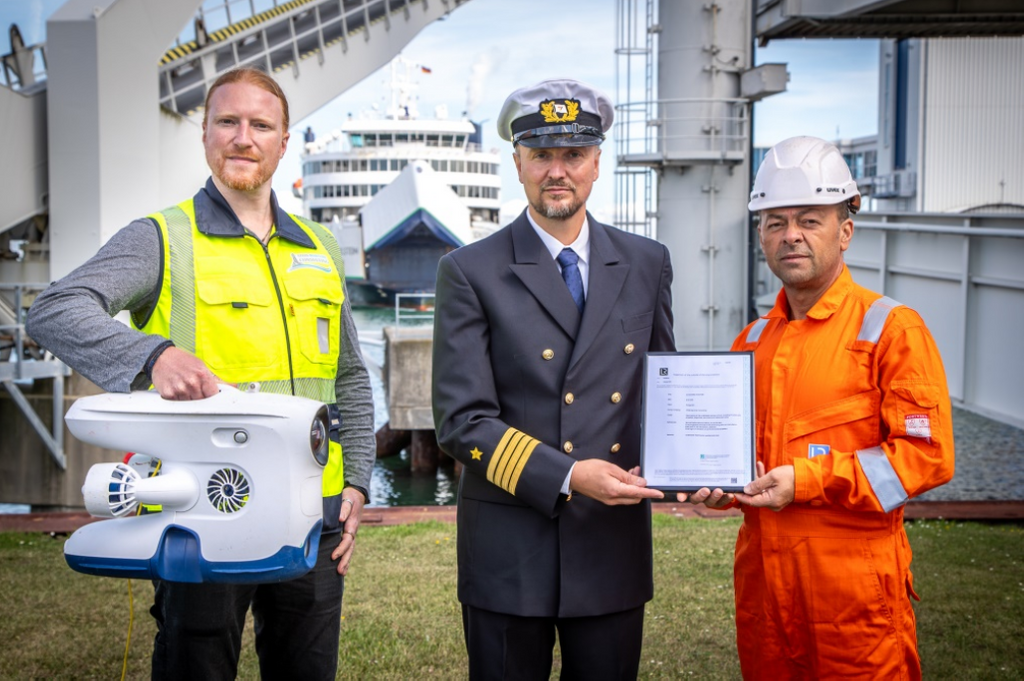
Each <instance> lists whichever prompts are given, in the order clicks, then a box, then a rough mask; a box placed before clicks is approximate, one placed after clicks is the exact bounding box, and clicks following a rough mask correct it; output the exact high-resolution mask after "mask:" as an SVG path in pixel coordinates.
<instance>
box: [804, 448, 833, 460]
mask: <svg viewBox="0 0 1024 681" xmlns="http://www.w3.org/2000/svg"><path fill="white" fill-rule="evenodd" d="M831 451H832V446H831V445H807V458H808V459H813V458H814V457H816V456H825V455H826V454H828V453H829V452H831Z"/></svg>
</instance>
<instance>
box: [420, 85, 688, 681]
mask: <svg viewBox="0 0 1024 681" xmlns="http://www.w3.org/2000/svg"><path fill="white" fill-rule="evenodd" d="M612 117H613V109H612V104H611V102H610V101H609V100H608V98H607V97H605V96H604V95H603V94H601V93H599V92H597V91H595V90H594V89H592V88H590V87H587V86H586V85H584V84H582V83H579V82H577V81H573V80H549V81H545V82H542V83H538V84H537V85H534V86H531V87H526V88H522V89H520V90H517V91H516V92H513V93H512V94H511V95H510V96H509V97H508V99H507V100H506V101H505V105H504V107H503V108H502V110H501V113H500V114H499V117H498V134H499V135H501V137H502V138H503V139H505V140H509V141H511V142H512V145H513V147H512V148H513V152H512V158H513V160H514V161H515V164H516V170H517V171H518V173H519V181H520V182H522V184H523V188H524V189H525V191H526V197H527V199H528V201H529V207H528V208H527V209H526V210H525V211H524V212H523V214H522V215H520V216H519V217H518V218H517V219H516V220H515V221H514V222H513V223H512V224H510V225H509V226H508V227H506V228H504V229H502V230H501V231H499V232H497V233H495V234H494V235H492V236H490V237H488V238H486V239H484V240H482V241H478V242H476V243H473V244H470V245H467V246H463V247H462V248H459V249H456V250H455V251H453V252H451V253H449V254H448V255H446V256H445V257H444V258H442V259H441V262H440V264H439V266H438V274H437V310H436V314H435V320H434V366H433V383H434V390H433V392H434V405H433V406H434V423H435V425H436V427H437V433H438V441H439V442H440V445H441V447H442V449H444V451H446V452H447V453H448V454H450V455H451V456H453V457H455V458H456V459H457V460H459V461H460V462H462V464H463V469H462V479H461V481H460V483H459V499H458V504H459V509H458V523H459V532H458V564H459V585H458V593H459V600H460V601H461V602H462V616H463V630H464V634H465V637H466V648H467V651H468V653H469V676H470V678H471V679H499V678H516V679H547V678H548V677H549V675H550V673H551V666H552V657H553V652H552V651H553V647H554V642H555V635H556V632H557V635H558V641H559V645H560V647H561V654H562V678H570V679H582V678H590V679H635V678H636V674H637V668H638V665H639V659H640V647H641V640H642V636H643V615H644V603H646V602H647V601H649V600H650V599H651V597H652V594H653V579H652V573H651V564H652V560H651V526H650V512H651V510H650V502H649V499H652V498H660V497H661V496H662V494H661V492H658V491H656V490H652V489H648V488H647V487H646V486H645V481H644V479H643V478H641V477H639V476H638V472H639V468H638V464H639V462H640V393H641V371H642V367H643V357H644V353H646V352H648V351H671V350H674V349H675V346H674V340H673V334H672V301H671V288H670V286H671V283H672V266H671V264H670V262H669V254H668V250H667V249H666V248H665V247H664V246H663V245H662V244H659V243H658V242H656V241H652V240H650V239H645V238H643V237H639V236H636V235H633V234H627V233H624V232H621V231H619V230H617V229H615V228H613V227H609V226H607V225H602V224H601V223H599V222H597V221H596V220H595V219H594V218H593V216H592V215H590V214H589V213H587V211H586V202H587V199H588V198H589V196H590V191H591V189H592V187H593V185H594V181H595V180H597V177H598V172H599V160H600V156H601V150H600V147H599V145H600V144H601V142H602V141H603V140H604V133H605V131H607V130H608V129H609V128H610V127H611V125H612Z"/></svg>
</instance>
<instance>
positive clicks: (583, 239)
mask: <svg viewBox="0 0 1024 681" xmlns="http://www.w3.org/2000/svg"><path fill="white" fill-rule="evenodd" d="M526 219H527V220H529V221H530V226H531V227H533V231H535V232H537V236H539V237H540V240H541V242H543V244H544V248H546V249H548V253H550V254H551V259H552V260H554V261H555V267H557V268H558V271H559V273H561V271H562V266H561V265H559V264H558V254H559V253H561V252H562V249H563V248H571V249H572V250H573V251H574V252H575V253H576V255H577V256H578V257H579V259H580V260H579V263H578V266H579V268H580V276H581V277H583V300H586V299H587V288H588V287H589V286H590V221H589V220H587V216H586V215H584V216H583V227H581V228H580V234H579V236H577V237H576V241H573V242H572V243H571V244H568V245H566V244H563V243H562V242H561V241H559V240H558V239H556V238H555V237H553V236H551V235H550V234H548V233H547V232H545V231H544V228H543V227H541V226H540V225H538V224H537V223H536V222H534V220H533V216H532V215H530V211H526ZM576 463H578V462H574V463H573V464H572V468H570V469H569V474H568V475H566V476H565V482H563V483H562V494H569V480H570V479H571V478H572V471H573V469H574V468H576Z"/></svg>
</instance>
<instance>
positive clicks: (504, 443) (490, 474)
mask: <svg viewBox="0 0 1024 681" xmlns="http://www.w3.org/2000/svg"><path fill="white" fill-rule="evenodd" d="M518 432H519V431H518V430H516V429H515V428H509V429H508V430H506V431H505V434H504V435H502V436H501V441H500V442H498V446H497V447H495V448H494V453H493V454H492V455H491V460H490V461H488V462H487V480H488V482H494V469H495V468H497V467H498V452H503V451H505V448H506V447H508V441H509V440H511V439H512V436H513V435H515V434H516V433H518Z"/></svg>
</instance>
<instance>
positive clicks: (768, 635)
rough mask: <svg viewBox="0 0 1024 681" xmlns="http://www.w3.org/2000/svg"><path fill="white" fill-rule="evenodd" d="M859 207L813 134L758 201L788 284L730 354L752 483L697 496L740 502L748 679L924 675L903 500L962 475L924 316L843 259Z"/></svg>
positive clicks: (786, 158)
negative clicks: (752, 373)
mask: <svg viewBox="0 0 1024 681" xmlns="http://www.w3.org/2000/svg"><path fill="white" fill-rule="evenodd" d="M859 207H860V192H859V191H858V190H857V184H856V183H855V182H854V180H853V178H852V177H851V176H850V170H849V168H848V167H847V165H846V163H845V161H844V160H843V157H842V155H841V154H840V153H839V151H838V150H837V149H836V148H835V147H834V146H833V145H831V144H829V143H828V142H825V141H824V140H820V139H817V138H814V137H795V138H792V139H788V140H785V141H783V142H780V143H779V144H778V145H776V146H775V147H774V148H772V149H771V150H770V151H769V152H768V155H767V156H766V158H765V160H764V162H763V163H762V164H761V167H760V169H759V170H758V173H757V178H756V180H755V181H754V190H753V193H752V194H751V197H750V204H749V208H750V210H751V211H757V212H758V213H759V215H760V226H759V230H758V233H759V235H760V240H761V248H762V249H763V251H764V254H765V257H766V258H767V261H768V266H769V267H770V268H771V270H772V272H774V273H775V275H776V276H778V277H779V279H781V280H782V283H783V288H782V291H780V292H779V295H778V297H777V298H776V301H775V307H774V308H772V310H771V311H770V312H769V313H768V314H767V315H765V316H764V317H761V318H760V319H758V320H756V321H754V322H753V323H752V324H750V325H749V326H748V327H747V328H746V329H744V330H743V331H742V332H741V333H740V335H739V336H738V337H737V338H736V340H735V341H734V343H733V346H732V349H733V350H734V351H745V350H752V351H754V353H755V363H756V398H757V400H756V401H757V407H756V409H757V434H756V442H757V461H758V463H757V475H758V477H757V479H755V480H754V481H753V482H751V483H749V484H748V485H746V487H745V489H744V493H742V494H740V493H737V494H735V495H732V494H723V493H722V490H718V489H716V490H713V491H712V490H708V489H707V488H705V489H702V490H700V491H698V492H695V493H693V494H692V495H689V496H690V501H691V502H692V503H705V504H707V505H708V506H711V507H714V508H721V507H725V506H729V505H734V504H735V503H736V502H739V503H740V504H742V508H743V512H744V513H743V525H742V527H740V532H739V536H738V538H737V540H736V560H735V568H734V571H735V583H736V637H737V644H738V647H739V655H740V665H741V667H742V671H743V676H744V678H746V679H811V678H816V679H817V678H835V677H856V678H864V679H882V678H884V679H896V678H899V679H908V678H909V679H918V678H920V677H921V664H920V659H919V657H918V654H917V634H916V631H915V624H914V611H913V609H912V607H911V604H910V598H911V597H912V598H914V599H917V594H915V593H914V589H913V577H912V575H911V572H910V558H911V551H910V544H909V543H908V541H907V535H906V533H905V532H904V531H903V504H905V503H906V501H907V500H908V499H910V498H912V497H915V496H917V495H919V494H921V493H923V492H925V491H927V490H929V489H932V488H933V487H937V486H939V485H942V484H944V483H946V482H948V481H949V480H950V479H951V478H952V477H953V428H952V421H951V414H950V402H949V396H948V391H947V387H946V375H945V372H944V371H943V368H942V360H941V358H940V357H939V351H938V349H937V348H936V346H935V342H934V341H933V340H932V337H931V334H930V333H929V332H928V329H927V328H925V325H924V322H923V321H922V320H921V317H920V316H919V315H918V314H917V313H916V312H915V311H913V310H911V309H910V308H907V307H905V306H903V305H901V304H900V303H898V302H896V301H894V300H892V299H891V298H887V297H883V296H881V295H879V294H878V293H873V292H871V291H869V290H867V289H865V288H863V287H861V286H858V285H857V284H855V283H854V282H853V280H852V279H851V277H850V272H849V270H848V269H847V268H846V265H845V264H844V263H843V251H845V250H846V249H847V247H848V246H849V244H850V239H851V237H852V236H853V221H852V220H851V219H850V213H856V211H857V209H858V208H859ZM765 471H767V473H766V472H765ZM686 496H687V495H685V494H680V495H679V498H680V501H685V500H686Z"/></svg>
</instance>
